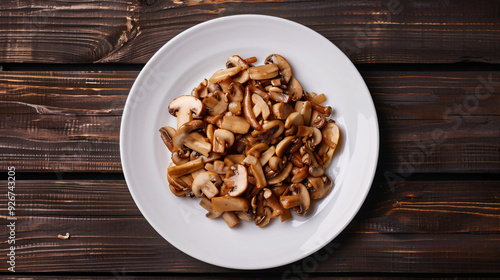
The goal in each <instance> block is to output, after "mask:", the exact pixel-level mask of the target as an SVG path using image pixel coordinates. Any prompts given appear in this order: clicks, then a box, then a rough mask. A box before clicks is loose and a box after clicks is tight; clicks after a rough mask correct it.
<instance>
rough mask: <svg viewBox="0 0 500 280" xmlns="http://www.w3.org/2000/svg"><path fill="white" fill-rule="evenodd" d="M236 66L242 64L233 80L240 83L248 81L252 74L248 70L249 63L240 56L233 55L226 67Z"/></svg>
mask: <svg viewBox="0 0 500 280" xmlns="http://www.w3.org/2000/svg"><path fill="white" fill-rule="evenodd" d="M236 66H241V71H240V72H239V73H238V74H237V75H236V76H234V78H233V80H235V81H237V82H239V83H246V82H247V81H248V79H250V75H249V74H248V71H247V69H248V68H249V65H248V63H247V62H246V61H245V60H244V59H242V58H241V57H240V56H238V55H233V56H231V57H230V58H229V59H228V60H227V62H226V67H228V68H231V67H236Z"/></svg>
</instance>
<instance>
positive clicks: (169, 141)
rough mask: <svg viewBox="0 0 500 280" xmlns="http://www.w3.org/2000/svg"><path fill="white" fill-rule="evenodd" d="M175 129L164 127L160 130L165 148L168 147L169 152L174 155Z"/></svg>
mask: <svg viewBox="0 0 500 280" xmlns="http://www.w3.org/2000/svg"><path fill="white" fill-rule="evenodd" d="M175 132H176V131H175V129H174V128H173V127H170V126H164V127H162V128H160V133H161V139H162V140H163V143H165V146H167V148H168V150H169V151H170V152H171V153H173V152H174V143H173V138H174V135H175Z"/></svg>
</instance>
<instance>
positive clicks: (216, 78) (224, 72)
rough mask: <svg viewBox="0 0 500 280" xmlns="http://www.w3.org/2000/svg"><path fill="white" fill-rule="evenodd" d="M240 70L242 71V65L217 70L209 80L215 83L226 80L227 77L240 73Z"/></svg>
mask: <svg viewBox="0 0 500 280" xmlns="http://www.w3.org/2000/svg"><path fill="white" fill-rule="evenodd" d="M240 71H241V66H236V67H231V68H226V69H221V70H219V71H216V72H215V73H214V74H213V75H212V77H210V79H208V81H209V82H211V83H214V84H215V83H218V82H220V81H222V80H224V79H225V78H226V77H231V76H234V75H236V74H238V72H240Z"/></svg>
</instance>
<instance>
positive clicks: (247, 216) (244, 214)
mask: <svg viewBox="0 0 500 280" xmlns="http://www.w3.org/2000/svg"><path fill="white" fill-rule="evenodd" d="M234 213H235V214H236V216H238V218H239V219H240V220H243V221H247V222H251V221H253V217H252V215H250V214H249V213H248V212H244V211H237V212H234Z"/></svg>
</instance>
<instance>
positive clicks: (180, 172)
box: [167, 158, 204, 178]
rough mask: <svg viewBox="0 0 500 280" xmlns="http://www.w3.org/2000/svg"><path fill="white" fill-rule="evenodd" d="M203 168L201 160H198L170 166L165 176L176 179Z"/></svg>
mask: <svg viewBox="0 0 500 280" xmlns="http://www.w3.org/2000/svg"><path fill="white" fill-rule="evenodd" d="M203 166H204V164H203V160H202V159H201V158H199V159H195V160H191V161H188V162H186V163H183V164H179V165H171V166H169V167H168V168H167V174H168V176H171V177H172V178H178V177H181V176H184V175H187V174H191V173H193V172H194V171H196V170H199V169H202V168H203Z"/></svg>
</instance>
